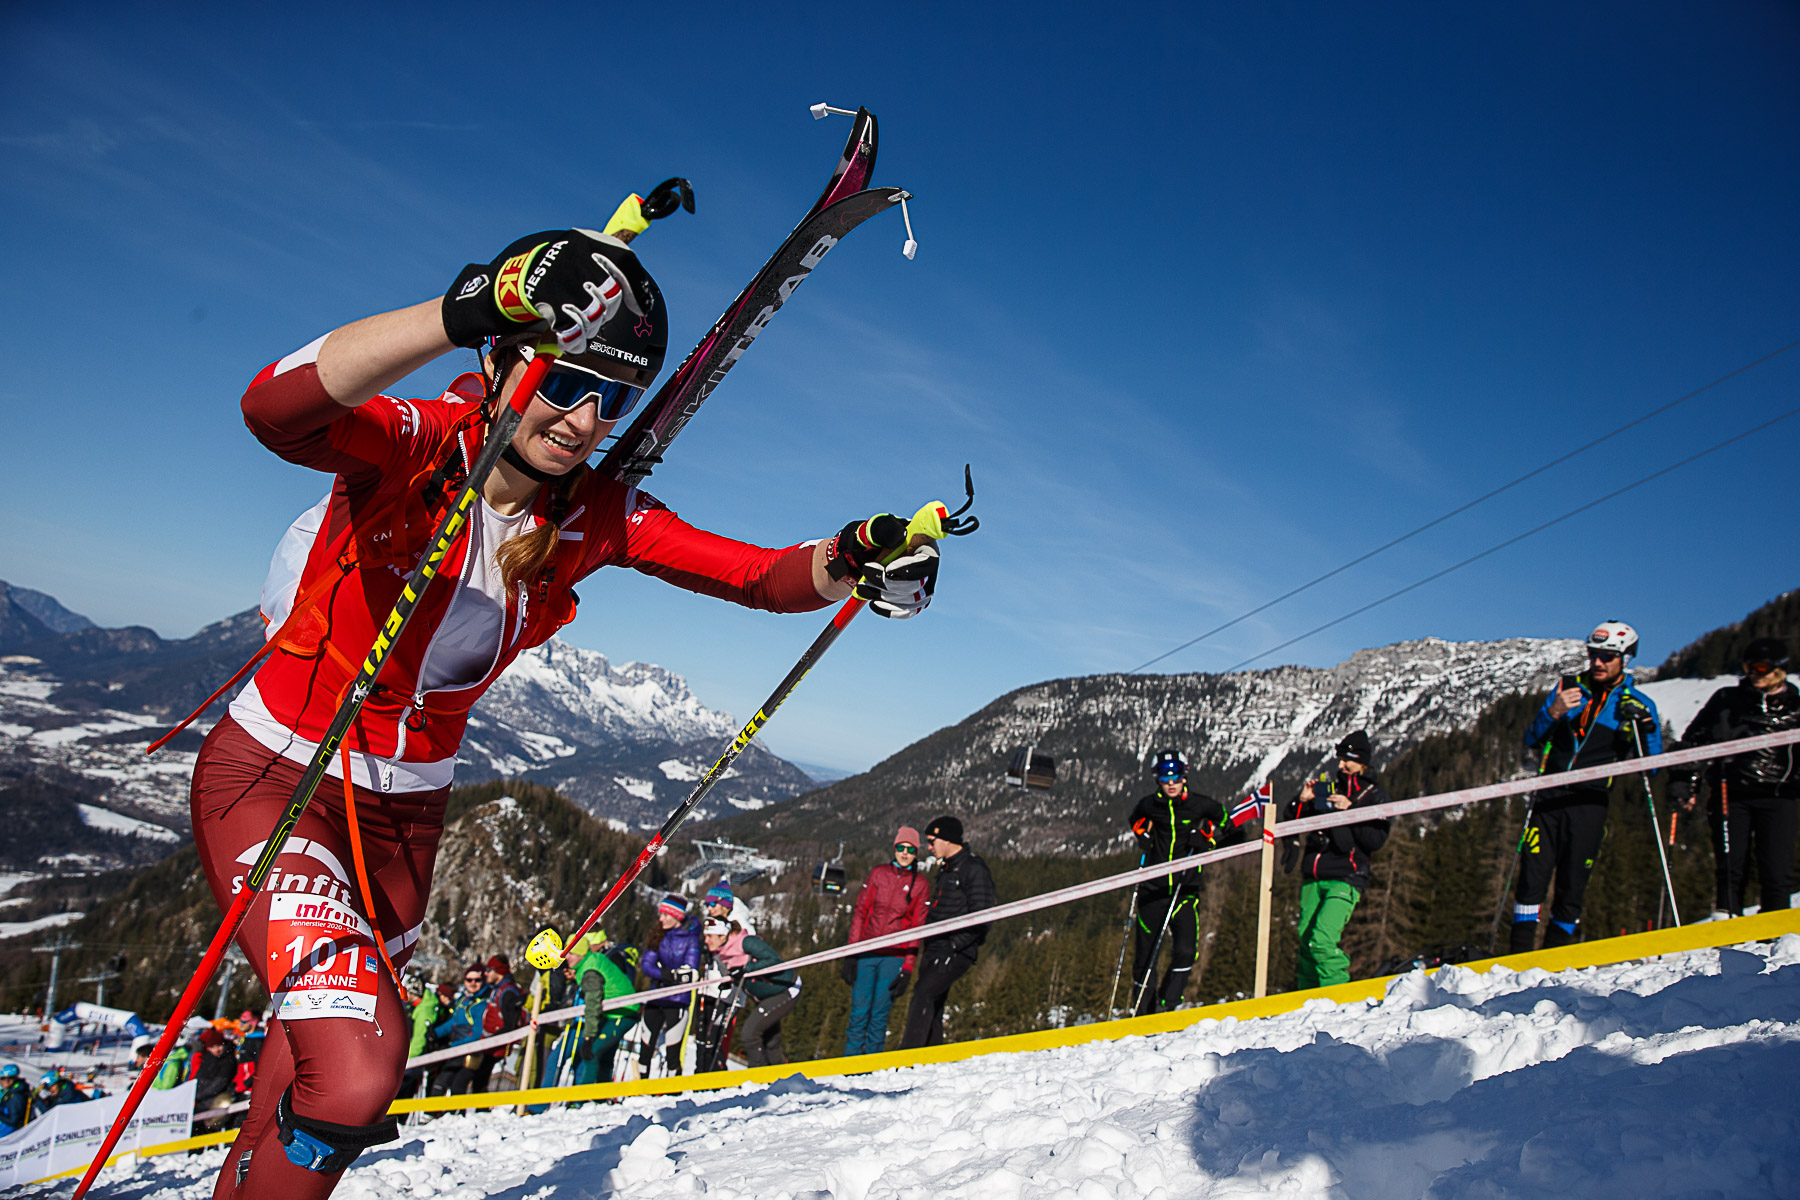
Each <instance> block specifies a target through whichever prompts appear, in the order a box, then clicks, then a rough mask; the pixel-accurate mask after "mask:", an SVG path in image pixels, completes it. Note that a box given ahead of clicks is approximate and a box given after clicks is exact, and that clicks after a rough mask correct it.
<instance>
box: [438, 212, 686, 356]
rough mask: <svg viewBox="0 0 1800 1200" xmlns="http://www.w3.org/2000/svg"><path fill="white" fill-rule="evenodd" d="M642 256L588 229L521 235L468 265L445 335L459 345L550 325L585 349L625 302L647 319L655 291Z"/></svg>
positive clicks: (451, 295) (447, 304) (573, 349)
mask: <svg viewBox="0 0 1800 1200" xmlns="http://www.w3.org/2000/svg"><path fill="white" fill-rule="evenodd" d="M654 287H655V285H654V284H651V283H650V276H649V274H648V273H646V272H645V270H644V268H643V267H642V265H640V264H639V263H638V260H637V256H636V255H635V254H633V253H632V252H631V251H630V250H628V249H626V248H625V247H624V246H621V245H614V244H610V243H608V242H603V241H600V240H599V237H598V235H596V234H594V233H592V232H591V231H588V230H583V229H552V230H548V231H546V232H544V233H534V234H532V235H531V236H530V237H523V238H520V239H519V240H518V241H516V242H514V243H513V244H512V245H510V246H508V247H507V248H506V249H504V250H502V251H501V252H500V256H499V257H498V258H496V259H495V260H494V261H493V262H491V263H485V264H483V263H470V264H469V265H468V266H466V267H464V268H463V269H462V274H460V275H458V276H457V277H456V281H455V282H454V283H452V284H451V285H450V290H449V291H447V292H445V293H444V304H443V318H444V333H445V334H446V335H447V336H448V337H449V339H450V341H451V343H452V344H453V345H457V346H475V345H479V344H480V342H481V340H482V339H483V338H488V337H504V336H506V335H507V334H509V333H517V332H519V331H520V330H524V329H529V328H532V327H534V326H538V325H539V324H540V323H546V322H547V323H548V324H549V326H550V328H551V331H552V332H553V333H555V335H556V340H557V343H558V344H559V345H560V346H561V347H562V348H563V350H564V352H566V353H573V354H580V353H582V352H584V351H585V350H586V349H587V347H588V339H589V338H592V337H594V336H595V335H596V334H597V333H598V332H599V330H600V327H601V326H602V325H604V324H606V323H607V322H608V321H610V320H611V319H612V318H613V317H615V316H617V315H618V313H619V311H620V309H621V307H623V308H625V309H628V310H630V311H631V312H632V313H633V314H634V315H636V316H639V317H642V316H643V315H644V310H645V307H646V304H653V303H654V301H652V300H651V299H650V297H652V296H653V295H654V294H655V293H654Z"/></svg>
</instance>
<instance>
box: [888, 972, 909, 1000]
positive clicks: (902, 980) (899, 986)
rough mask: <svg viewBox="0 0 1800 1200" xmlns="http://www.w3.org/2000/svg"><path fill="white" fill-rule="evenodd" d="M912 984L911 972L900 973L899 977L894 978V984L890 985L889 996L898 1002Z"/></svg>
mask: <svg viewBox="0 0 1800 1200" xmlns="http://www.w3.org/2000/svg"><path fill="white" fill-rule="evenodd" d="M911 982H912V972H911V971H902V972H900V973H899V974H898V975H896V976H894V982H892V983H890V984H888V996H889V997H890V998H892V999H894V1000H898V999H899V998H900V993H901V992H904V991H905V990H906V985H907V984H909V983H911Z"/></svg>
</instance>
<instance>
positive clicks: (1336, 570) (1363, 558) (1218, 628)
mask: <svg viewBox="0 0 1800 1200" xmlns="http://www.w3.org/2000/svg"><path fill="white" fill-rule="evenodd" d="M1796 346H1800V341H1793V342H1789V343H1788V344H1787V345H1785V346H1783V347H1781V348H1780V349H1778V350H1771V351H1770V352H1769V353H1767V354H1765V355H1763V356H1762V357H1761V358H1758V359H1755V360H1753V361H1751V362H1747V363H1745V364H1744V365H1743V366H1741V367H1738V368H1737V369H1736V370H1733V371H1728V372H1726V373H1725V374H1723V375H1721V376H1719V377H1718V378H1717V379H1715V380H1713V381H1712V382H1711V383H1707V384H1703V385H1701V386H1700V387H1697V388H1695V389H1694V390H1693V391H1691V392H1689V393H1687V394H1686V395H1685V396H1678V397H1676V398H1675V399H1673V400H1671V401H1669V402H1668V403H1667V404H1664V405H1662V406H1661V407H1660V408H1653V409H1651V410H1650V411H1649V412H1647V413H1644V414H1643V415H1642V416H1640V417H1635V418H1633V419H1632V420H1630V421H1627V422H1625V424H1623V425H1621V426H1619V427H1618V428H1617V429H1615V430H1613V431H1612V432H1611V433H1604V434H1601V435H1600V436H1599V437H1597V438H1595V439H1594V440H1593V441H1591V442H1588V443H1586V444H1584V445H1581V446H1577V447H1575V449H1573V450H1570V451H1568V452H1567V453H1565V454H1562V455H1559V456H1558V457H1556V458H1553V459H1551V460H1550V461H1549V462H1547V463H1545V464H1543V465H1542V466H1540V467H1537V468H1535V469H1533V470H1530V471H1527V472H1526V473H1525V474H1523V475H1521V476H1519V477H1518V478H1517V479H1513V480H1510V481H1508V482H1506V483H1503V484H1501V485H1500V486H1499V487H1497V488H1495V489H1493V490H1492V491H1490V492H1485V493H1483V494H1482V495H1479V496H1477V497H1475V498H1474V499H1473V500H1470V501H1469V502H1468V503H1466V504H1463V505H1460V506H1458V507H1456V508H1453V509H1451V510H1450V511H1449V512H1447V513H1444V514H1443V515H1442V516H1438V517H1433V518H1432V519H1431V520H1429V521H1427V522H1425V523H1424V524H1423V525H1420V526H1419V527H1418V528H1416V529H1412V530H1408V531H1407V532H1406V533H1403V534H1401V535H1400V536H1399V537H1397V538H1395V539H1394V540H1393V541H1390V542H1384V543H1382V544H1381V545H1379V546H1377V547H1375V548H1374V549H1373V550H1370V551H1368V552H1367V553H1365V554H1360V555H1358V556H1357V557H1355V558H1353V559H1351V560H1350V561H1349V562H1347V563H1344V564H1342V565H1341V566H1336V567H1333V568H1332V569H1331V570H1329V571H1327V572H1325V573H1324V574H1323V575H1320V576H1318V577H1317V578H1315V579H1309V580H1307V581H1306V582H1305V583H1303V584H1301V585H1300V586H1299V587H1296V588H1292V589H1290V590H1288V591H1285V592H1283V593H1281V595H1279V596H1277V597H1275V598H1274V599H1273V600H1267V601H1264V602H1263V603H1261V604H1259V605H1257V606H1256V607H1255V608H1253V609H1251V610H1250V611H1248V612H1244V613H1239V614H1238V615H1237V616H1235V617H1233V618H1231V620H1229V621H1227V622H1225V623H1224V624H1223V625H1215V626H1214V627H1213V628H1211V629H1209V630H1207V631H1206V632H1205V633H1203V634H1201V635H1200V636H1198V637H1194V638H1189V639H1188V640H1187V641H1185V642H1183V643H1181V645H1179V646H1177V647H1175V648H1174V649H1173V650H1166V651H1164V652H1163V653H1161V654H1159V655H1157V656H1156V657H1155V658H1152V659H1150V660H1149V661H1148V662H1141V663H1139V664H1138V665H1137V666H1135V667H1133V668H1131V670H1129V671H1126V672H1125V674H1127V675H1135V674H1137V673H1138V672H1139V671H1141V670H1143V669H1144V668H1145V667H1149V666H1154V665H1155V664H1157V663H1159V662H1161V661H1162V660H1163V659H1165V658H1168V657H1170V656H1171V655H1175V654H1180V653H1181V652H1182V651H1183V650H1186V649H1187V648H1188V647H1189V646H1192V645H1196V644H1197V643H1200V642H1204V641H1205V640H1206V639H1207V638H1209V637H1212V636H1213V635H1214V634H1215V633H1223V632H1225V631H1226V630H1227V629H1230V628H1231V627H1232V626H1233V625H1236V624H1238V623H1239V622H1241V621H1247V620H1249V619H1250V618H1251V617H1254V616H1255V615H1256V614H1257V613H1260V612H1263V611H1265V610H1267V609H1271V608H1273V607H1275V606H1276V605H1277V604H1280V603H1281V602H1282V601H1283V600H1289V599H1292V598H1293V597H1295V596H1298V595H1299V594H1300V593H1301V592H1304V591H1306V590H1307V589H1308V588H1312V587H1316V586H1318V585H1319V584H1321V583H1324V582H1325V581H1326V580H1327V579H1330V578H1332V577H1333V576H1335V575H1341V574H1343V573H1344V572H1345V571H1348V570H1349V569H1350V568H1351V567H1354V566H1357V565H1359V564H1361V563H1365V562H1368V561H1369V560H1370V559H1371V558H1374V557H1375V556H1376V555H1378V554H1382V553H1385V552H1386V551H1389V550H1392V549H1393V548H1394V547H1395V546H1398V545H1399V544H1400V543H1402V542H1405V541H1408V540H1410V539H1412V538H1415V537H1417V536H1418V535H1419V534H1421V533H1424V532H1425V531H1426V530H1428V529H1432V528H1435V527H1436V526H1438V525H1442V524H1443V523H1444V522H1445V521H1448V520H1449V519H1450V518H1451V517H1455V516H1460V515H1461V514H1463V513H1466V512H1468V511H1469V510H1470V509H1471V508H1474V507H1475V506H1476V505H1478V504H1485V503H1486V502H1487V501H1489V500H1492V499H1493V498H1494V497H1495V496H1498V495H1500V494H1501V493H1502V492H1508V491H1511V490H1512V489H1513V488H1516V487H1518V486H1519V485H1520V484H1521V483H1525V482H1527V481H1528V480H1531V479H1535V478H1537V477H1538V476H1539V475H1542V474H1543V473H1544V472H1545V471H1548V470H1550V469H1552V468H1553V467H1559V466H1561V465H1562V464H1563V463H1566V462H1568V461H1569V460H1570V459H1571V458H1575V457H1576V456H1578V455H1582V454H1586V453H1587V452H1588V451H1589V450H1592V449H1593V448H1594V447H1595V446H1598V445H1601V444H1602V443H1604V442H1609V441H1611V440H1612V439H1613V438H1616V437H1618V436H1619V435H1620V434H1622V433H1624V432H1625V431H1627V430H1629V429H1633V428H1636V427H1637V426H1639V425H1642V424H1643V423H1644V422H1645V421H1649V420H1651V419H1653V418H1655V417H1660V416H1661V415H1662V414H1664V413H1666V412H1668V411H1669V410H1670V409H1672V408H1676V407H1678V406H1679V405H1682V404H1686V403H1687V402H1688V401H1689V400H1692V399H1693V398H1694V397H1696V396H1699V395H1701V394H1703V393H1705V392H1709V391H1711V390H1712V389H1713V388H1716V387H1718V386H1719V385H1720V384H1721V383H1724V382H1726V381H1727V380H1730V379H1735V378H1736V377H1737V376H1739V375H1742V374H1743V373H1744V372H1745V371H1749V370H1751V369H1753V368H1755V367H1760V366H1761V365H1762V364H1764V363H1766V362H1768V361H1769V360H1770V359H1772V358H1776V357H1778V356H1780V355H1783V354H1786V353H1787V352H1788V351H1789V350H1792V349H1793V348H1794V347H1796ZM1276 649H1280V647H1279V646H1278V647H1276ZM1267 653H1271V654H1272V653H1274V651H1267ZM1257 657H1258V658H1260V657H1262V656H1261V655H1258V656H1257ZM1239 665H1242V664H1239ZM1231 669H1232V670H1234V671H1235V670H1236V669H1237V668H1236V667H1233V668H1231Z"/></svg>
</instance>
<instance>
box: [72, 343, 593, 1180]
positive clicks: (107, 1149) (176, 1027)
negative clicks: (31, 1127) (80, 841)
mask: <svg viewBox="0 0 1800 1200" xmlns="http://www.w3.org/2000/svg"><path fill="white" fill-rule="evenodd" d="M561 353H562V351H561V349H560V348H559V347H558V346H557V344H556V343H555V342H554V341H552V342H549V343H547V344H545V345H540V346H538V347H537V350H536V352H535V353H534V354H533V355H532V358H531V361H530V362H529V363H527V364H526V367H525V375H524V378H522V379H521V380H520V381H519V386H518V388H517V389H515V390H514V392H513V396H512V402H511V403H510V404H507V405H505V406H504V407H502V408H501V410H500V412H499V414H498V415H497V416H496V417H495V418H494V424H493V427H492V428H491V429H489V430H488V436H487V439H486V440H485V441H483V442H482V444H481V453H480V454H479V455H478V456H477V457H476V459H475V465H474V466H473V467H472V468H471V469H470V471H469V477H468V479H467V480H466V481H465V482H464V483H463V488H462V491H461V492H459V493H458V494H457V497H456V499H455V501H454V502H452V503H451V505H450V507H449V509H448V510H447V511H446V512H445V513H444V518H443V520H441V521H440V522H438V527H437V532H436V533H434V534H432V537H431V543H430V545H429V546H428V547H427V549H426V551H425V555H424V557H423V558H421V559H420V560H419V565H418V566H417V567H415V568H413V573H412V577H411V578H409V579H408V580H407V581H406V586H405V587H404V588H403V589H401V592H400V599H399V600H397V601H396V602H395V603H394V611H393V612H391V613H389V614H388V618H387V620H386V621H384V622H382V626H381V632H380V633H378V634H376V635H375V644H374V645H373V646H371V647H370V648H369V653H368V656H367V657H366V658H364V659H363V664H362V669H361V670H360V671H359V672H358V673H357V676H356V680H355V682H353V683H352V684H351V685H350V691H349V694H348V695H346V696H345V697H344V702H343V703H342V704H341V705H339V706H338V711H337V715H336V716H335V717H333V718H332V721H331V726H330V728H329V729H327V730H326V732H325V738H324V740H323V741H321V742H320V743H319V749H318V751H317V752H316V753H315V754H314V755H313V757H312V761H311V762H310V763H308V764H307V768H306V773H305V774H304V775H302V776H301V777H300V785H299V786H298V787H296V788H295V789H294V794H293V796H292V797H291V798H290V799H289V800H288V803H287V807H286V808H284V809H282V812H281V819H280V820H279V821H277V822H276V823H275V829H274V831H273V832H271V833H270V834H269V839H268V841H267V842H265V843H264V845H263V851H262V854H261V856H260V857H258V858H257V860H256V862H255V864H254V865H253V866H251V868H250V870H249V871H248V872H246V873H245V875H244V888H243V890H242V891H240V892H239V893H238V896H237V899H236V900H234V901H232V904H231V907H230V908H229V909H227V910H226V913H225V920H224V922H223V923H221V924H220V926H219V931H218V932H217V933H215V934H214V935H213V939H212V944H211V945H209V946H208V947H207V948H206V954H205V956H204V957H203V958H201V960H200V968H199V970H197V971H195V972H194V978H193V979H192V980H190V981H189V983H188V985H187V990H186V991H184V992H182V993H181V999H180V1000H179V1001H177V1002H176V1004H175V1011H174V1013H172V1014H171V1015H170V1017H169V1023H168V1024H167V1025H165V1026H164V1027H163V1031H162V1036H161V1037H159V1038H157V1039H156V1048H155V1049H153V1050H151V1051H150V1060H149V1061H148V1062H146V1063H145V1064H144V1069H143V1070H142V1071H141V1072H139V1074H138V1077H137V1079H136V1081H134V1082H133V1083H132V1085H131V1091H130V1093H129V1094H128V1095H127V1096H126V1097H125V1103H124V1104H123V1105H121V1106H120V1108H119V1115H118V1118H117V1119H116V1120H114V1121H113V1124H112V1128H111V1129H109V1130H107V1131H106V1140H105V1141H103V1142H101V1143H100V1151H99V1153H97V1154H95V1155H94V1161H93V1162H91V1163H89V1164H88V1169H87V1173H86V1174H85V1175H83V1176H82V1177H81V1182H80V1183H79V1184H77V1185H76V1187H75V1196H74V1200H81V1198H82V1197H83V1196H85V1195H86V1194H87V1190H88V1188H89V1187H91V1186H92V1185H93V1182H94V1177H95V1176H96V1175H98V1174H100V1169H101V1168H102V1167H104V1166H105V1165H106V1160H107V1157H108V1156H109V1155H111V1154H112V1152H113V1147H114V1146H117V1145H118V1144H119V1138H120V1136H121V1135H122V1134H123V1133H124V1132H125V1130H126V1129H127V1128H128V1127H129V1126H130V1124H131V1118H132V1116H133V1115H134V1114H135V1113H136V1112H137V1109H138V1105H139V1104H142V1103H143V1100H144V1094H145V1093H146V1092H148V1091H149V1090H150V1085H151V1083H152V1082H153V1081H154V1080H155V1079H156V1074H157V1072H158V1071H160V1070H162V1065H163V1061H164V1060H165V1059H167V1058H168V1057H169V1051H171V1050H173V1049H174V1048H175V1042H176V1039H178V1038H179V1037H180V1036H181V1027H182V1026H183V1025H184V1024H186V1022H187V1019H188V1017H189V1016H191V1015H192V1014H193V1011H194V1009H195V1007H196V1006H197V1005H198V1004H199V1003H200V997H201V995H202V994H203V993H205V991H206V989H207V988H208V987H210V986H212V981H213V975H214V974H215V973H216V972H217V971H218V969H219V963H220V961H221V960H222V959H224V957H225V951H226V950H227V949H228V948H229V947H230V946H231V943H232V940H233V939H234V938H236V937H237V932H238V929H239V928H240V927H241V926H242V925H243V923H244V917H245V916H246V915H248V913H249V912H250V906H251V904H253V903H255V901H256V897H257V894H258V893H260V892H261V891H262V888H263V884H264V883H266V882H267V881H268V878H269V873H270V872H271V871H273V870H274V869H275V860H276V859H277V858H279V857H280V856H281V851H282V849H283V848H284V847H285V846H286V845H287V840H288V838H289V836H290V835H292V834H293V832H294V826H295V825H297V824H299V823H300V818H301V816H302V815H303V814H304V813H305V812H306V808H307V805H309V804H311V803H312V798H313V793H314V792H315V791H317V790H318V787H319V783H320V781H321V780H323V779H324V778H325V769H326V768H327V767H329V766H330V765H331V759H332V757H333V756H334V755H335V754H336V753H337V751H338V746H339V744H340V743H341V742H342V741H343V740H344V735H345V734H346V733H347V732H348V731H349V729H350V723H351V722H352V721H354V720H355V719H356V715H357V714H358V713H359V712H361V711H362V706H363V702H364V701H365V700H367V699H368V698H369V694H370V693H371V692H372V691H373V690H374V687H375V677H376V676H378V675H380V674H381V668H382V665H383V664H384V663H386V662H387V660H388V655H389V654H390V653H391V652H392V651H393V648H394V646H395V645H396V644H398V643H399V641H400V635H401V633H402V632H403V631H404V630H405V629H406V624H407V622H408V621H410V620H411V619H412V615H413V612H414V611H415V610H416V609H417V608H418V605H419V601H420V599H421V598H423V596H424V595H425V591H426V589H427V588H429V587H430V586H431V582H432V580H434V579H436V578H437V573H438V565H439V564H440V563H442V562H443V561H444V556H445V555H446V554H448V553H449V551H450V547H451V546H452V545H453V544H454V543H455V541H456V539H457V537H458V536H459V535H460V534H461V533H462V530H463V527H464V526H465V525H467V524H468V512H469V509H470V507H471V506H472V505H473V504H474V503H475V498H476V497H477V496H479V495H480V494H481V487H482V484H484V483H486V482H487V477H488V475H489V474H491V473H492V472H493V469H494V464H495V463H497V462H499V461H500V454H501V452H502V451H504V450H505V449H506V447H507V444H508V443H510V442H511V441H512V438H513V433H514V432H515V431H516V430H517V429H518V427H519V418H520V417H521V416H523V415H524V413H525V406H526V405H527V404H529V403H530V402H531V397H532V396H534V395H536V394H537V389H538V385H539V384H541V383H542V382H543V381H544V375H545V373H546V372H548V371H549V370H550V364H551V362H552V361H554V360H555V359H556V358H557V357H558V356H559V355H560V354H561ZM494 386H495V388H496V389H498V387H499V381H498V380H496V381H495V384H494Z"/></svg>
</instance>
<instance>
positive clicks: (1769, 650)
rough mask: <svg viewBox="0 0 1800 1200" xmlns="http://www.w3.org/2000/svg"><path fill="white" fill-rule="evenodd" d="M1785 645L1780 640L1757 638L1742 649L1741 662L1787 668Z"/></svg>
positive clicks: (1786, 649)
mask: <svg viewBox="0 0 1800 1200" xmlns="http://www.w3.org/2000/svg"><path fill="white" fill-rule="evenodd" d="M1787 660H1788V648H1787V643H1786V642H1784V641H1782V640H1781V639H1780V638H1772V637H1759V638H1757V639H1756V640H1754V641H1752V642H1751V643H1750V644H1749V645H1748V646H1745V647H1744V657H1743V658H1742V659H1741V660H1739V661H1741V662H1746V663H1753V662H1766V663H1770V664H1772V665H1774V666H1777V667H1785V666H1787Z"/></svg>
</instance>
